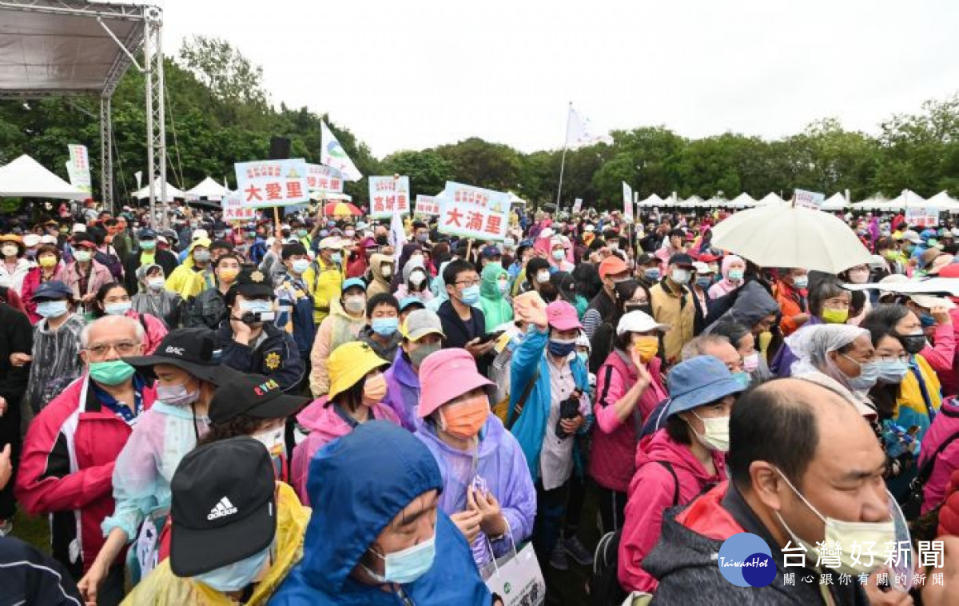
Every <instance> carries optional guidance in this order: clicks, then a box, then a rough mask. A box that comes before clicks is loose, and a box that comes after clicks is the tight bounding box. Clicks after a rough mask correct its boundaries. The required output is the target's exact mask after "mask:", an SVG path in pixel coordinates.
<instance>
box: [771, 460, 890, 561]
mask: <svg viewBox="0 0 959 606" xmlns="http://www.w3.org/2000/svg"><path fill="white" fill-rule="evenodd" d="M776 471H777V472H779V475H780V476H782V479H783V480H785V482H786V484H787V485H788V486H789V488H790V489H792V491H793V492H794V493H796V496H798V497H799V498H800V500H802V502H803V503H804V504H805V505H806V507H808V508H809V509H810V510H811V511H812V512H813V513H814V514H816V517H818V518H819V519H820V520H822V521H823V522H824V523H825V525H826V532H825V537H824V540H823V542H822V544H829V545H838V546H839V547H840V548H841V551H840V560H839V567H838V568H835V569H834V570H836V571H837V572H839V573H846V574H851V575H859V574H870V573H872V572H873V571H874V570H876V569H878V568H880V567H882V565H883V559H882V558H881V557H875V558H861V557H857V558H853V557H852V555H853V547H852V546H853V545H856V544H858V545H874V546H876V547H877V548H878V547H879V546H880V545H885V544H886V543H894V544H895V543H896V525H895V522H894V521H893V520H889V521H888V522H844V521H842V520H836V519H834V518H828V517H824V516H823V515H822V514H821V513H819V510H817V509H816V508H815V507H813V506H812V503H810V502H809V501H807V500H806V497H804V496H803V495H802V493H800V492H799V491H798V490H796V487H795V486H793V485H792V482H790V481H789V480H788V479H787V478H786V476H785V474H783V472H781V471H779V469H777V470H776ZM889 498H890V499H891V498H892V496H891V495H890V496H889ZM776 517H777V518H778V519H779V523H780V524H782V525H783V528H785V529H786V532H787V533H788V534H789V536H790V538H791V539H792V540H793V542H795V543H796V544H797V545H801V546H803V547H804V548H805V549H806V551H807V552H809V554H811V555H815V556H816V558H817V559H819V558H821V556H820V554H819V548H818V547H817V546H816V545H815V544H812V543H807V542H806V541H804V540H802V539H801V538H799V536H798V535H796V533H794V532H793V531H792V529H791V528H789V526H788V525H787V524H786V521H785V520H783V518H782V516H781V515H779V512H778V511H777V512H776ZM846 545H849V548H848V549H847V548H846V547H845V546H846ZM858 555H861V554H858ZM827 559H828V558H827ZM861 560H865V562H863V561H861ZM870 560H871V562H870ZM830 568H832V567H830Z"/></svg>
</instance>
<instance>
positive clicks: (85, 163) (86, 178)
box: [67, 144, 93, 193]
mask: <svg viewBox="0 0 959 606" xmlns="http://www.w3.org/2000/svg"><path fill="white" fill-rule="evenodd" d="M67 149H68V150H69V151H70V160H69V162H67V175H68V177H69V178H70V185H72V186H74V187H76V188H77V189H82V190H83V191H85V192H87V193H89V192H92V191H93V185H92V184H91V182H90V157H89V155H88V154H87V146H86V145H76V144H70V145H67Z"/></svg>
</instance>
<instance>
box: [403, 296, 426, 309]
mask: <svg viewBox="0 0 959 606" xmlns="http://www.w3.org/2000/svg"><path fill="white" fill-rule="evenodd" d="M410 305H419V306H420V307H423V308H425V307H426V304H425V303H423V301H422V300H421V299H417V298H416V297H403V300H401V301H400V311H403V310H404V309H406V308H407V307H409V306H410Z"/></svg>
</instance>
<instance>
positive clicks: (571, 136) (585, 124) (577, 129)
mask: <svg viewBox="0 0 959 606" xmlns="http://www.w3.org/2000/svg"><path fill="white" fill-rule="evenodd" d="M591 130H592V129H591V126H590V123H589V119H588V118H584V117H583V116H581V115H580V114H579V112H577V111H576V110H575V109H573V107H572V106H570V108H569V119H568V120H567V122H566V147H568V148H570V149H576V148H577V147H582V146H584V145H592V144H594V143H600V142H603V141H608V140H609V137H608V136H607V135H594V134H593V133H591V132H590V131H591Z"/></svg>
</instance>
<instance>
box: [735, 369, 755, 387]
mask: <svg viewBox="0 0 959 606" xmlns="http://www.w3.org/2000/svg"><path fill="white" fill-rule="evenodd" d="M733 379H735V380H736V382H737V383H739V384H740V385H741V386H742V388H743V389H749V384H750V383H751V382H752V377H750V376H749V373H748V372H734V373H733Z"/></svg>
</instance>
